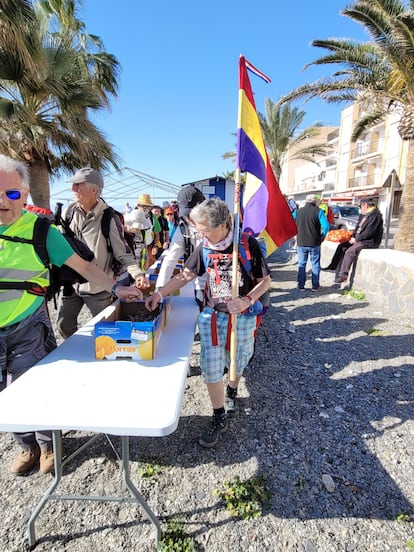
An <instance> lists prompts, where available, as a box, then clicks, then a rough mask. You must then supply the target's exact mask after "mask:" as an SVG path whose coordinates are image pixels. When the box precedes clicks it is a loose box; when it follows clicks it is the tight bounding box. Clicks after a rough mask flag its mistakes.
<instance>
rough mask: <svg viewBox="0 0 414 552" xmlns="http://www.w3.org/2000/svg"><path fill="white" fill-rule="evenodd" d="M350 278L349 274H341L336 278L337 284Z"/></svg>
mask: <svg viewBox="0 0 414 552" xmlns="http://www.w3.org/2000/svg"><path fill="white" fill-rule="evenodd" d="M347 280H348V274H339V275H338V276H337V277H336V278H335V284H343V283H344V282H346V281H347Z"/></svg>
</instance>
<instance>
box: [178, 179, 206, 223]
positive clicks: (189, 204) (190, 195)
mask: <svg viewBox="0 0 414 552" xmlns="http://www.w3.org/2000/svg"><path fill="white" fill-rule="evenodd" d="M205 199H206V198H205V197H204V194H203V192H202V191H201V190H199V189H198V188H196V187H195V186H193V185H192V184H187V185H186V186H184V187H183V188H181V190H180V191H179V193H178V196H177V200H178V212H179V214H180V217H188V215H189V214H190V212H191V209H192V208H193V207H195V206H196V205H198V204H199V203H202V202H203V201H204V200H205Z"/></svg>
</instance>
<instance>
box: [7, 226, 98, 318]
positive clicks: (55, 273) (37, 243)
mask: <svg viewBox="0 0 414 552" xmlns="http://www.w3.org/2000/svg"><path fill="white" fill-rule="evenodd" d="M56 222H57V223H58V224H60V225H61V226H62V234H63V236H64V237H65V238H66V240H67V241H68V242H69V244H70V246H71V247H72V249H73V250H74V251H75V253H77V254H78V255H79V256H80V257H82V259H85V261H88V262H90V261H92V260H93V259H94V254H93V251H91V250H90V249H89V247H88V246H87V245H86V244H85V243H83V242H82V241H80V240H78V239H77V238H76V236H75V234H74V233H73V231H72V230H71V229H70V228H69V225H66V224H65V222H64V221H63V220H62V219H60V220H58V221H56ZM51 224H52V221H51V220H50V219H48V218H46V217H44V216H38V217H37V219H36V222H35V225H34V229H33V237H32V239H26V238H21V237H19V236H5V235H4V234H2V236H1V238H2V239H5V240H9V241H14V242H19V243H28V244H31V245H32V246H33V247H34V249H35V251H36V253H37V255H38V256H39V258H40V260H41V261H42V263H43V264H44V266H45V267H46V268H47V269H48V270H49V279H50V284H49V286H48V288H47V289H45V288H42V287H41V286H39V285H38V284H35V283H33V282H2V283H0V288H1V289H24V290H26V291H27V292H28V293H32V294H34V295H41V296H44V297H45V299H46V301H49V300H50V299H52V298H53V300H54V304H55V308H57V301H56V297H57V296H58V295H59V293H60V290H61V289H62V287H63V288H64V290H65V292H66V293H67V294H69V295H70V290H71V289H72V285H73V284H75V283H84V282H86V280H85V278H83V276H81V275H80V274H79V273H78V272H76V271H75V270H73V269H72V268H70V267H69V266H67V265H62V266H61V267H58V266H56V265H53V264H51V262H50V258H49V255H48V252H47V247H46V239H47V233H48V231H49V227H50V225H51ZM72 292H73V289H72Z"/></svg>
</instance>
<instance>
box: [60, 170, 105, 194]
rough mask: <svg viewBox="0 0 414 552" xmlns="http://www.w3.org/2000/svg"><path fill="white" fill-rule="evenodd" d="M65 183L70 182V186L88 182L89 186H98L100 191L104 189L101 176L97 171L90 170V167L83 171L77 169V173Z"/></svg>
mask: <svg viewBox="0 0 414 552" xmlns="http://www.w3.org/2000/svg"><path fill="white" fill-rule="evenodd" d="M66 182H72V184H80V183H81V182H89V183H90V184H95V185H96V186H99V188H100V189H101V190H102V188H103V187H104V182H103V178H102V176H101V175H100V174H99V172H98V171H96V170H95V169H92V168H91V167H83V169H79V170H78V172H77V173H76V174H75V175H74V176H72V178H69V180H66Z"/></svg>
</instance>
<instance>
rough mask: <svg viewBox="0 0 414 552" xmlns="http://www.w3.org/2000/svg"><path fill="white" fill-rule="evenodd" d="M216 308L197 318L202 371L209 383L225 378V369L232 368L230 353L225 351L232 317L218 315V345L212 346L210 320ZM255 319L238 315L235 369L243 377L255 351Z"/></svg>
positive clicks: (223, 314) (204, 312)
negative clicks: (228, 326)
mask: <svg viewBox="0 0 414 552" xmlns="http://www.w3.org/2000/svg"><path fill="white" fill-rule="evenodd" d="M212 313H213V309H211V308H209V307H205V308H204V310H203V311H202V312H200V314H199V317H198V328H199V332H200V347H201V354H200V368H201V374H202V376H203V378H204V381H205V382H206V383H216V382H218V381H221V380H222V379H223V370H224V368H225V367H227V368H229V367H230V351H226V340H227V325H228V321H229V315H228V314H226V313H224V312H216V320H217V339H218V345H213V344H212V336H211V318H212ZM255 329H256V316H245V315H244V314H239V315H237V326H236V331H237V340H236V369H237V375H238V376H241V375H242V374H243V371H244V369H245V368H246V367H247V365H248V364H249V361H250V359H251V357H252V355H253V352H254V333H255Z"/></svg>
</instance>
